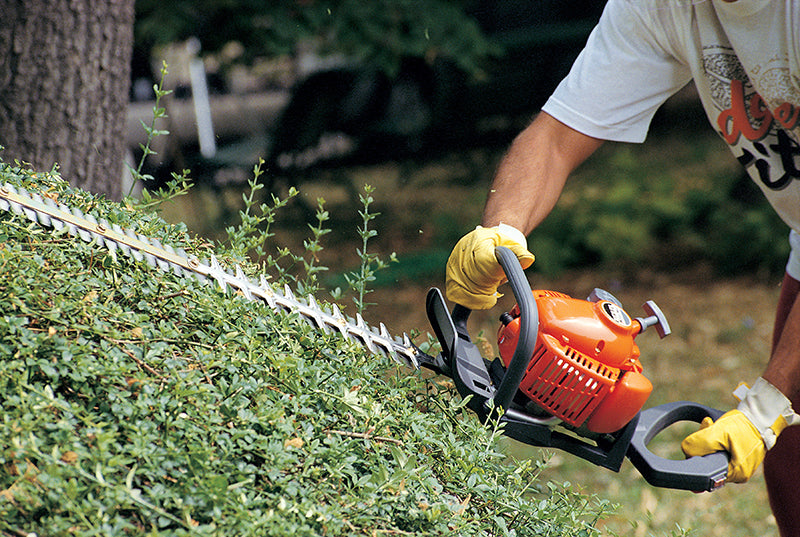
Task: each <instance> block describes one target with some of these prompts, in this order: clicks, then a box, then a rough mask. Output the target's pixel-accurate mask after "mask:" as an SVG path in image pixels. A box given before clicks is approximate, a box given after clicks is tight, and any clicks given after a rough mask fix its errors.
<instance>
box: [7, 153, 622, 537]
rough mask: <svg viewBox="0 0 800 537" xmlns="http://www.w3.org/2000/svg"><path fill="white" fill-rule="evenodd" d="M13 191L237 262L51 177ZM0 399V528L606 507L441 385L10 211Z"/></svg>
mask: <svg viewBox="0 0 800 537" xmlns="http://www.w3.org/2000/svg"><path fill="white" fill-rule="evenodd" d="M0 183H11V184H14V185H17V186H24V187H25V188H27V189H29V190H35V191H38V192H42V193H44V195H47V196H50V197H53V198H57V199H58V200H59V201H63V202H66V203H68V204H70V205H74V206H77V207H79V208H80V209H81V210H82V211H84V212H91V213H92V214H94V215H95V216H97V217H103V218H106V219H107V220H108V221H109V222H112V223H119V224H120V225H122V226H125V227H135V229H136V230H137V231H139V232H140V233H143V234H145V235H148V236H153V237H157V238H158V239H159V240H161V241H162V242H163V243H167V244H171V245H173V246H180V247H183V248H185V249H186V250H187V251H190V252H192V253H195V254H196V255H199V256H201V257H202V256H203V255H207V254H208V253H210V252H211V251H212V250H213V251H215V252H216V253H217V255H218V256H219V258H220V259H222V260H223V261H226V260H227V261H228V262H230V261H231V260H233V259H234V258H235V255H234V253H233V252H235V251H236V249H235V248H232V247H229V246H225V245H210V244H209V243H207V242H206V241H203V240H202V239H201V238H195V237H190V236H189V235H188V233H187V231H186V228H185V227H184V226H181V225H169V224H167V223H165V222H164V221H163V220H161V219H160V218H158V216H157V215H156V214H155V213H148V212H143V211H142V210H141V209H140V208H137V206H136V203H134V202H132V200H130V199H128V200H126V201H125V202H123V203H121V204H120V203H113V202H110V201H108V200H105V199H102V198H99V197H95V196H92V195H91V194H88V193H87V192H84V191H81V190H77V189H72V188H70V187H69V186H68V184H67V183H66V182H65V181H64V180H63V179H62V178H60V177H59V175H58V173H57V172H55V171H51V172H49V173H37V172H34V171H31V170H30V169H28V168H27V167H24V166H19V165H9V164H5V163H2V162H0ZM233 246H235V245H233ZM239 261H240V262H243V263H245V267H246V269H247V270H248V271H250V272H254V271H257V270H259V267H257V266H255V265H252V264H248V263H247V261H246V260H244V261H243V260H242V259H239ZM0 404H2V410H3V412H2V421H0V534H2V535H9V536H10V535H14V536H17V535H27V534H29V533H36V534H39V535H226V536H227V535H297V536H300V535H411V534H426V535H444V534H447V535H596V534H599V530H598V529H597V528H596V523H597V521H598V520H599V519H600V518H601V517H602V516H603V515H604V514H605V513H607V512H608V510H609V509H610V507H609V506H608V505H607V504H606V503H605V502H603V501H601V500H597V499H596V498H590V497H584V496H581V495H579V494H577V493H575V492H573V491H572V490H571V489H570V487H569V485H568V484H563V485H556V484H553V483H544V482H541V481H539V479H538V474H539V471H540V470H541V468H542V467H543V465H544V464H545V463H544V462H543V461H542V460H541V457H540V453H539V452H538V451H537V450H532V451H531V454H532V458H531V459H528V460H521V461H509V459H508V458H507V456H506V455H505V454H504V453H503V452H502V450H501V449H500V448H499V447H498V443H497V439H498V436H499V434H500V432H499V431H497V430H494V429H492V428H487V427H484V426H483V425H481V424H480V423H478V421H477V420H476V419H475V418H474V417H473V416H472V415H471V414H469V413H467V412H466V410H465V409H464V407H463V402H462V401H460V400H459V398H458V397H457V395H456V394H455V392H454V391H453V389H452V386H451V385H450V384H449V383H447V382H444V381H442V379H437V378H427V377H426V376H425V375H422V374H420V373H414V372H411V371H409V370H406V369H403V368H401V367H400V366H397V365H395V364H394V363H393V362H390V361H389V360H387V359H384V358H378V357H375V356H372V355H368V354H366V353H365V352H364V351H363V350H362V349H361V348H360V347H357V346H355V345H354V344H352V343H350V342H347V341H344V340H342V339H341V338H339V337H337V336H335V335H327V334H323V333H319V332H316V331H314V330H312V329H311V328H309V327H308V326H307V325H306V324H305V323H303V322H302V321H300V320H298V319H297V318H296V317H294V316H292V315H289V314H279V313H276V312H273V311H271V310H270V309H269V308H268V307H267V306H266V305H262V304H258V303H253V302H248V301H246V300H244V299H242V298H241V297H238V296H236V295H235V294H233V293H230V292H227V293H226V292H223V291H221V290H220V289H219V288H218V287H215V286H213V285H207V284H202V283H200V282H199V281H196V280H194V279H181V278H179V277H177V276H175V275H173V274H169V273H163V272H158V271H155V270H154V269H151V268H150V267H148V266H147V265H146V264H144V263H139V262H136V261H134V260H131V259H129V258H127V257H123V256H118V257H114V256H112V255H110V254H109V253H108V252H107V251H106V250H104V249H102V248H99V247H98V246H96V245H94V244H87V243H84V242H83V241H81V240H78V239H75V238H73V237H71V236H69V235H68V234H65V233H61V234H59V233H54V232H53V231H52V230H50V229H46V228H43V227H41V226H40V225H38V224H35V223H32V222H30V221H28V220H26V219H24V218H21V217H19V216H16V215H13V214H11V213H8V212H0Z"/></svg>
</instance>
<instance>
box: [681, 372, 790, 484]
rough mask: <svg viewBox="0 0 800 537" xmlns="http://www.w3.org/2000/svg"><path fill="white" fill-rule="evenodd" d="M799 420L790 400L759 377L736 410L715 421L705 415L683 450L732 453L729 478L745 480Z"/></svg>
mask: <svg viewBox="0 0 800 537" xmlns="http://www.w3.org/2000/svg"><path fill="white" fill-rule="evenodd" d="M795 423H800V416H798V415H797V414H795V413H794V411H793V410H792V404H791V401H789V399H788V398H787V397H786V396H785V395H783V394H782V393H781V392H780V391H779V390H778V389H777V388H776V387H775V386H773V385H772V384H770V383H769V382H767V381H766V380H764V379H763V378H759V379H758V380H757V381H756V382H755V384H754V385H753V387H752V388H751V389H749V390H748V391H747V395H745V396H744V398H743V399H742V401H741V402H740V403H739V406H738V407H737V408H736V410H731V411H729V412H726V413H725V414H723V415H722V416H721V417H720V418H719V419H718V420H717V421H716V422H715V421H713V420H712V419H711V418H705V419H704V420H703V422H702V423H701V425H700V430H699V431H697V432H695V433H693V434H691V435H689V436H687V437H686V438H685V439H684V440H683V442H682V443H681V449H683V452H684V453H685V454H686V455H687V456H688V457H694V456H701V455H708V454H709V453H713V452H715V451H722V450H725V451H727V452H728V453H729V454H730V456H731V459H730V462H729V463H728V477H727V481H729V482H733V483H744V482H745V481H747V480H748V479H750V477H751V476H752V475H753V474H754V473H755V471H756V469H758V467H759V465H760V464H761V463H762V462H763V460H764V456H765V455H766V453H767V450H768V449H770V448H772V446H774V445H775V441H776V440H777V439H778V435H779V434H781V432H782V431H783V430H784V429H785V428H786V427H787V426H789V425H794V424H795Z"/></svg>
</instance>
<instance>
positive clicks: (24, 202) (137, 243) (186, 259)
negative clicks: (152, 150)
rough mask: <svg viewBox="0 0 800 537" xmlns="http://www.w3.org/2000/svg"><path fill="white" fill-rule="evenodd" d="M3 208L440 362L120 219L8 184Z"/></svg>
mask: <svg viewBox="0 0 800 537" xmlns="http://www.w3.org/2000/svg"><path fill="white" fill-rule="evenodd" d="M0 209H2V210H4V211H7V212H11V213H14V214H17V215H19V216H22V217H24V218H27V219H28V220H30V221H32V222H35V223H37V224H40V225H41V226H43V227H46V228H51V229H53V230H55V231H62V230H63V229H65V228H66V230H67V232H68V233H69V234H70V235H71V236H73V237H78V238H80V239H81V240H83V241H85V242H87V243H91V242H94V243H95V244H97V245H98V246H100V247H105V248H106V249H107V250H108V251H109V252H110V253H111V254H112V255H116V254H117V252H122V253H123V254H124V255H126V256H128V257H131V258H133V259H135V260H137V261H144V262H146V263H147V264H148V265H149V266H151V267H153V268H156V269H158V270H160V271H163V272H172V273H174V274H175V275H177V276H179V277H195V278H197V279H199V280H200V281H201V282H207V281H213V282H216V284H217V285H219V287H220V288H221V289H222V290H227V289H228V288H229V287H230V288H232V289H234V290H236V291H239V292H240V293H241V296H243V297H244V298H245V299H247V300H251V301H260V302H263V303H265V304H267V305H268V306H269V307H270V308H271V309H272V310H274V311H282V312H285V313H289V314H296V315H298V316H300V317H301V318H302V319H303V320H305V321H306V322H307V323H308V324H309V325H311V326H312V327H313V328H315V329H317V330H320V331H323V332H326V333H331V332H333V333H339V334H341V335H342V336H343V337H345V338H347V339H349V340H351V341H354V342H356V343H357V344H359V345H360V346H362V347H363V348H365V349H367V350H368V351H369V352H371V353H373V354H380V355H383V356H387V357H390V358H392V359H394V360H395V361H396V362H398V363H400V364H402V365H405V366H407V367H410V368H414V369H419V368H420V367H421V366H430V365H432V364H436V363H437V361H438V360H437V359H435V358H433V357H431V356H429V355H427V354H425V353H424V352H422V351H421V350H420V349H419V348H418V347H417V346H415V345H414V344H413V343H412V342H411V339H410V338H409V336H408V335H407V334H405V333H404V334H403V335H402V336H401V337H393V336H391V335H390V334H389V331H388V330H387V328H386V327H385V326H384V325H383V323H381V325H380V327H379V328H378V329H375V328H372V327H370V326H369V325H368V324H367V323H366V321H364V319H363V318H362V317H361V315H357V316H356V318H355V319H353V318H350V317H347V316H345V315H344V314H342V312H341V311H340V310H339V308H338V307H337V306H336V305H335V304H333V305H332V306H330V307H327V306H320V305H319V303H318V302H317V300H316V299H315V298H314V297H313V296H308V297H307V298H306V299H301V298H297V297H296V296H295V295H294V293H293V292H292V290H291V289H290V288H289V287H288V286H285V287H284V289H283V292H280V291H278V290H276V289H275V288H273V287H272V286H271V285H269V283H268V282H267V279H266V277H265V276H263V275H262V276H261V277H260V278H259V281H258V283H256V282H254V281H252V280H251V279H250V278H248V277H247V276H246V275H245V273H244V270H242V267H241V266H238V265H237V266H235V267H233V269H232V270H231V269H226V268H225V267H223V266H222V264H220V262H219V260H218V259H217V258H216V257H215V256H213V255H212V256H211V257H210V259H209V260H208V261H204V260H200V259H198V258H196V257H194V256H190V255H188V254H187V253H186V252H185V251H184V250H183V249H180V248H173V247H172V246H170V245H167V244H161V242H160V241H158V240H157V239H154V238H150V237H146V236H143V235H141V234H139V233H136V232H135V231H134V230H132V229H124V228H122V227H121V226H119V225H118V224H110V223H109V222H107V221H106V220H104V219H98V218H96V217H95V216H93V215H91V214H85V213H83V211H81V210H80V209H78V208H76V207H70V206H68V205H66V204H64V203H58V202H56V201H54V200H52V199H50V198H47V197H42V196H41V195H39V194H38V193H35V192H33V193H31V192H28V191H27V190H25V189H24V188H21V187H15V186H13V185H11V184H8V183H3V184H2V185H0Z"/></svg>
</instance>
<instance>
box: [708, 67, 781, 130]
mask: <svg viewBox="0 0 800 537" xmlns="http://www.w3.org/2000/svg"><path fill="white" fill-rule="evenodd" d="M748 112H749V113H750V114H749V117H748ZM750 117H752V118H753V119H754V120H755V121H756V122H758V121H759V120H760V121H761V124H760V125H759V126H758V128H754V127H753V124H752V123H751V122H750ZM772 120H773V116H772V112H770V111H769V108H768V107H767V104H766V103H765V102H764V100H763V99H762V98H761V96H760V95H759V94H758V93H755V92H754V93H753V95H752V96H751V97H750V99H749V102H747V103H746V102H745V96H744V84H743V83H742V81H741V80H732V81H731V107H730V108H728V109H727V110H723V111H722V112H720V114H719V116H718V117H717V125H719V128H720V129H722V136H723V138H725V141H726V142H728V143H729V144H731V145H733V144H735V143H736V140H738V139H739V136H740V135H744V137H745V138H747V139H748V140H751V141H755V140H760V139H761V138H763V137H764V135H766V134H767V132H769V129H770V126H772Z"/></svg>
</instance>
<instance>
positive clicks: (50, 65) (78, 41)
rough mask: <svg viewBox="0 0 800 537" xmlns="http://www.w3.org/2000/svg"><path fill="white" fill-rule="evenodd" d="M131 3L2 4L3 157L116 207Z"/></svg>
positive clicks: (13, 0) (45, 0)
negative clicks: (54, 173) (56, 171)
mask: <svg viewBox="0 0 800 537" xmlns="http://www.w3.org/2000/svg"><path fill="white" fill-rule="evenodd" d="M133 19H134V0H0V20H2V24H0V146H4V147H5V150H4V151H3V152H2V153H0V158H2V160H4V161H5V162H11V161H13V160H15V159H16V160H20V161H24V162H28V163H30V164H31V165H33V166H34V168H37V169H40V170H49V169H50V168H51V167H52V166H53V165H54V164H56V163H57V164H58V165H59V167H60V171H61V174H62V175H63V176H64V177H65V178H66V179H68V180H69V181H70V182H71V183H72V184H73V185H75V186H79V187H81V188H84V189H86V190H90V191H93V192H96V193H101V194H105V195H106V196H108V197H110V198H112V199H119V198H120V197H121V193H122V186H121V182H120V181H121V177H122V170H123V164H122V163H123V156H124V151H125V114H126V106H127V102H128V86H129V84H130V59H131V51H132V48H133Z"/></svg>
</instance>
